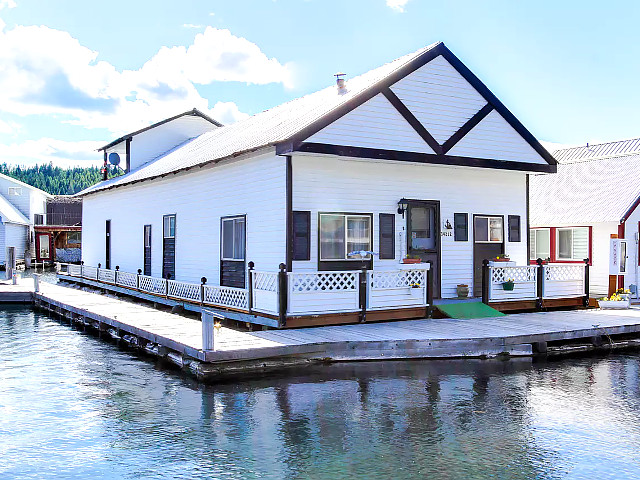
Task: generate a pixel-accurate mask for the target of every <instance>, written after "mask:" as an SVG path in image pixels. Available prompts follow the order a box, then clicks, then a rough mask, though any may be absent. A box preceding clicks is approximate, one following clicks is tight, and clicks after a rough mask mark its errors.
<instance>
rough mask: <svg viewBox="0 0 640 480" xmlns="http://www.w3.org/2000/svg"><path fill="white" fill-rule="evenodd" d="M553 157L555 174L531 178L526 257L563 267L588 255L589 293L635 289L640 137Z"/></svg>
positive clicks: (639, 224) (639, 215) (639, 218)
mask: <svg viewBox="0 0 640 480" xmlns="http://www.w3.org/2000/svg"><path fill="white" fill-rule="evenodd" d="M553 156H554V157H555V158H556V159H557V161H558V173H557V174H555V175H540V176H534V177H532V178H531V227H532V230H531V233H530V235H531V240H530V243H531V252H530V258H531V259H532V260H533V259H537V258H542V259H544V260H549V261H550V262H552V263H556V264H565V265H568V264H572V263H581V262H582V261H583V259H585V258H589V260H590V264H591V268H590V272H591V273H590V286H591V295H592V296H600V297H602V296H609V295H611V294H612V293H613V292H615V291H616V289H618V288H625V289H628V288H630V287H631V288H632V289H633V290H634V291H637V285H638V282H639V278H638V265H639V264H640V257H639V256H638V229H639V227H640V208H638V205H639V204H640V138H635V139H631V140H623V141H618V142H610V143H603V144H597V145H587V146H582V147H575V148H567V149H562V150H557V151H555V152H554V153H553ZM636 298H637V296H636Z"/></svg>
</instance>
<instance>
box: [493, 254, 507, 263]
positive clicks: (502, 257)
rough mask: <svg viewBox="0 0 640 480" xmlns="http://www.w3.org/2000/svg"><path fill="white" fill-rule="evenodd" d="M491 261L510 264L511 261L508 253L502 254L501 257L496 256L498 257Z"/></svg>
mask: <svg viewBox="0 0 640 480" xmlns="http://www.w3.org/2000/svg"><path fill="white" fill-rule="evenodd" d="M491 261H492V262H510V261H511V259H510V258H509V255H507V254H506V253H501V254H500V255H496V257H495V258H494V259H493V260H491Z"/></svg>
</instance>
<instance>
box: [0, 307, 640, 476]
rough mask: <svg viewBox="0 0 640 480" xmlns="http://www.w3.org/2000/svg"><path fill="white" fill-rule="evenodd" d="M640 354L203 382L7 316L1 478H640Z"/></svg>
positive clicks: (20, 314)
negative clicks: (536, 362)
mask: <svg viewBox="0 0 640 480" xmlns="http://www.w3.org/2000/svg"><path fill="white" fill-rule="evenodd" d="M639 373H640V358H639V357H636V356H611V357H605V358H585V359H574V360H563V361H561V362H554V363H546V364H532V363H531V362H530V360H511V361H506V362H503V361H480V360H478V361H411V362H387V363H359V364H342V365H332V366H318V367H308V368H306V369H304V370H302V371H300V372H299V373H298V374H295V375H291V374H289V375H287V376H285V375H282V376H273V375H270V376H268V377H264V378H261V379H257V380H242V381H239V382H237V383H226V384H220V385H215V386H204V385H201V384H198V383H197V382H195V381H193V380H190V379H187V378H184V377H181V376H179V375H178V374H176V373H174V372H172V371H166V370H162V369H161V368H159V367H158V366H156V365H155V364H153V363H152V362H150V361H149V360H148V359H143V360H141V359H139V358H138V357H136V356H134V355H132V354H130V353H128V352H125V351H121V350H118V349H117V348H116V347H115V346H113V345H110V344H107V343H104V342H102V341H100V340H97V339H96V338H94V337H92V336H89V335H83V334H82V333H80V332H78V331H74V330H71V329H70V328H69V327H68V326H65V325H61V324H59V323H57V322H55V321H52V320H49V319H48V318H47V317H45V316H40V315H37V314H34V313H33V312H31V311H28V310H24V309H7V310H5V311H3V312H1V313H0V452H2V455H1V456H0V478H3V479H4V478H38V479H40V478H233V479H242V478H274V479H281V478H284V479H294V478H296V479H297V478H312V479H343V478H344V479H347V478H349V479H355V478H393V479H405V478H437V479H485V478H496V479H532V478H534V479H554V478H563V479H565V478H576V479H577V478H598V479H600V478H621V479H631V478H640V474H639V473H638V472H639V471H640V469H639V468H638V467H640V419H639V418H638V415H637V412H638V407H639V406H640V405H639V404H640V401H639V394H640V388H639Z"/></svg>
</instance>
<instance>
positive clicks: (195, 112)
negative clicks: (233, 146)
mask: <svg viewBox="0 0 640 480" xmlns="http://www.w3.org/2000/svg"><path fill="white" fill-rule="evenodd" d="M186 116H192V117H201V118H204V119H205V120H207V121H209V122H211V123H213V124H214V125H215V126H216V127H222V126H223V125H222V124H221V123H220V122H217V121H216V120H214V119H213V118H211V117H210V116H209V115H205V114H204V113H202V112H201V111H200V110H198V109H197V108H194V109H192V110H187V111H186V112H183V113H179V114H178V115H174V116H173V117H169V118H165V119H164V120H160V121H159V122H156V123H154V124H153V125H149V126H148V127H144V128H141V129H140V130H136V131H135V132H131V133H127V134H126V135H123V136H122V137H120V138H117V139H115V140H114V141H113V142H111V143H108V144H106V145H105V146H104V147H100V148H99V149H98V151H99V152H100V151H102V150H106V149H107V148H110V147H113V146H114V145H117V144H118V143H120V142H123V141H124V140H126V139H127V138H131V137H135V136H136V135H139V134H140V133H144V132H146V131H147V130H151V129H152V128H156V127H159V126H160V125H164V124H165V123H169V122H172V121H173V120H177V119H178V118H180V117H186Z"/></svg>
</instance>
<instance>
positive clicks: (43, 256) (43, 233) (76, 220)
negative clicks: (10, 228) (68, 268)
mask: <svg viewBox="0 0 640 480" xmlns="http://www.w3.org/2000/svg"><path fill="white" fill-rule="evenodd" d="M34 230H35V234H36V261H38V262H53V261H59V262H69V263H77V262H80V257H81V253H80V252H81V250H80V244H81V238H82V237H81V236H82V199H81V198H77V197H71V196H67V195H56V196H55V197H52V198H50V199H48V200H47V208H46V213H45V214H43V215H36V217H35V226H34Z"/></svg>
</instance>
